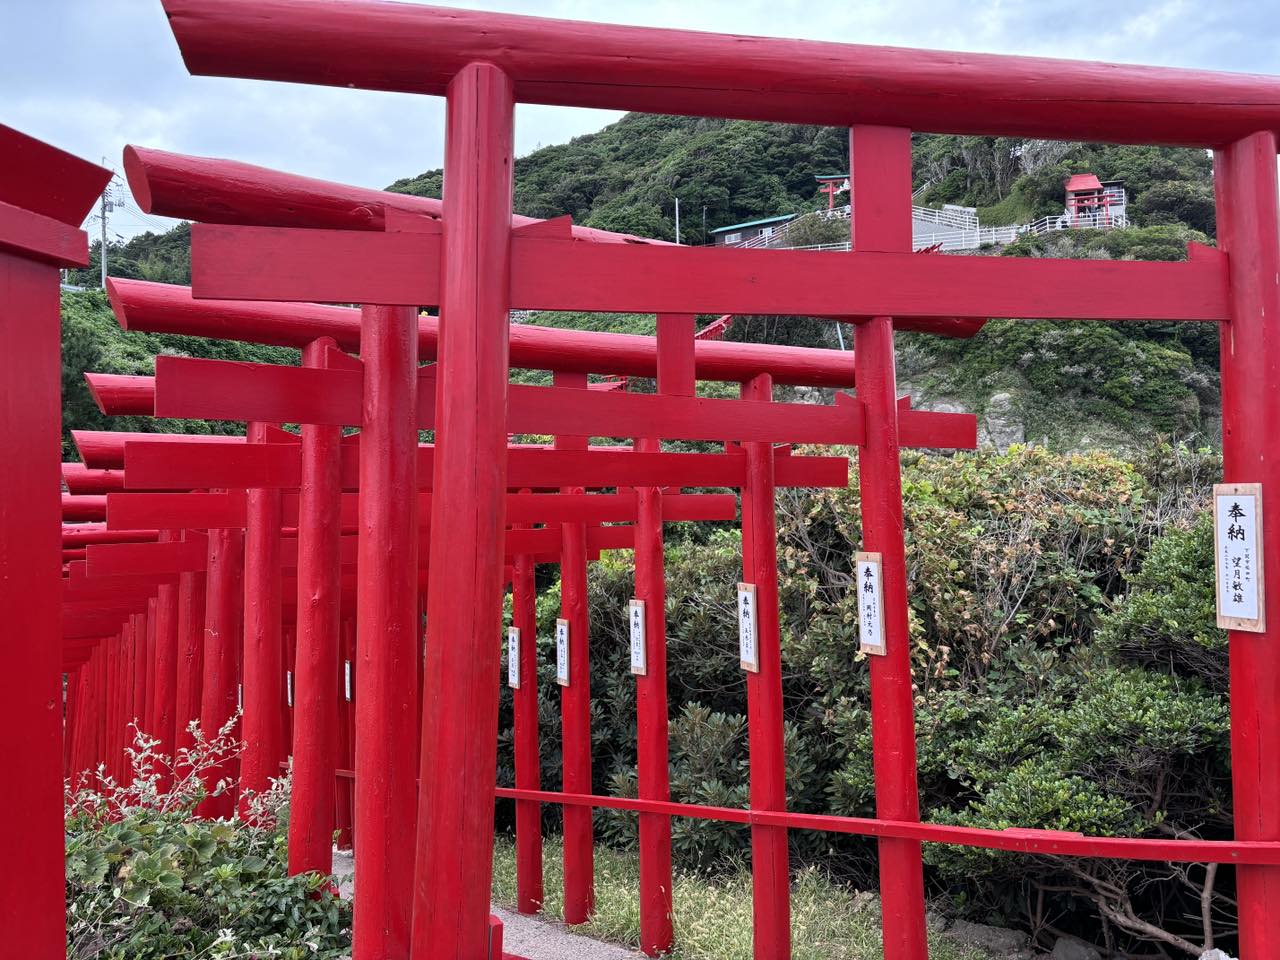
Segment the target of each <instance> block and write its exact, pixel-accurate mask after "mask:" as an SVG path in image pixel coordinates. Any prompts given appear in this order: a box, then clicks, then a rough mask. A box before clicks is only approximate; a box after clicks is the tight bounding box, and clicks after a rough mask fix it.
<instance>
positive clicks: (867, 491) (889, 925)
mask: <svg viewBox="0 0 1280 960" xmlns="http://www.w3.org/2000/svg"><path fill="white" fill-rule="evenodd" d="M849 136H850V161H851V166H852V177H851V184H852V192H851V197H852V201H853V218H852V231H853V244H854V248H855V249H856V250H858V251H860V252H866V251H902V250H910V249H911V132H910V131H909V130H906V129H903V128H898V127H869V126H856V127H853V128H852V129H851V131H850V135H849ZM854 362H855V367H856V373H857V383H858V398H859V399H861V400H862V402H863V405H864V409H865V411H866V415H865V416H866V442H865V444H864V445H863V446H862V447H861V448H860V449H859V452H858V477H859V482H860V485H861V491H862V539H863V549H864V550H866V551H869V552H873V553H879V554H880V556H881V578H882V579H881V583H882V589H883V591H884V635H885V655H884V656H873V657H871V729H872V755H873V766H874V770H875V781H876V815H877V816H879V817H881V818H884V819H886V820H908V821H911V820H919V819H920V796H919V791H918V789H917V787H916V739H915V700H914V696H913V694H912V689H911V645H910V640H911V638H910V632H909V626H908V619H907V566H906V552H905V547H904V545H903V530H902V524H903V520H902V475H901V474H902V467H901V463H900V461H899V457H898V398H897V382H896V378H895V375H894V355H893V321H892V320H891V319H890V318H889V317H876V318H874V319H871V320H868V321H867V322H865V323H862V324H860V325H859V326H858V327H857V329H856V331H855V333H854ZM879 850H880V897H881V902H882V904H883V909H882V925H883V928H884V950H885V955H886V956H892V957H894V958H895V960H924V958H925V957H927V956H928V944H927V942H926V937H925V934H926V927H925V917H924V872H923V867H922V864H921V856H920V843H919V842H918V841H915V840H897V839H883V840H881V841H880V842H879Z"/></svg>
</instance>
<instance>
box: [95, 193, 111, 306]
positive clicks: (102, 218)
mask: <svg viewBox="0 0 1280 960" xmlns="http://www.w3.org/2000/svg"><path fill="white" fill-rule="evenodd" d="M110 192H111V188H110V187H108V188H107V189H106V190H103V191H102V200H101V203H102V210H101V211H100V212H99V215H98V221H99V223H100V225H101V226H102V240H101V243H102V245H101V247H99V248H98V260H99V261H100V263H101V266H102V289H103V290H105V289H107V194H108V193H110Z"/></svg>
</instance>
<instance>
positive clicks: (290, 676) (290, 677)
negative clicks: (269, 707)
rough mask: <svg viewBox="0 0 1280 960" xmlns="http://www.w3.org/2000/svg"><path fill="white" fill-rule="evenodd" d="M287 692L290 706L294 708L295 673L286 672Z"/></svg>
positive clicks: (285, 683)
mask: <svg viewBox="0 0 1280 960" xmlns="http://www.w3.org/2000/svg"><path fill="white" fill-rule="evenodd" d="M284 686H285V691H286V693H287V694H288V696H289V706H291V707H292V706H293V671H292V670H286V671H285V672H284Z"/></svg>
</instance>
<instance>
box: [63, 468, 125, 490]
mask: <svg viewBox="0 0 1280 960" xmlns="http://www.w3.org/2000/svg"><path fill="white" fill-rule="evenodd" d="M62 482H63V483H65V484H66V485H67V490H68V491H69V492H71V493H74V494H85V493H108V492H110V491H112V490H123V489H124V473H123V471H117V470H92V469H90V468H89V467H86V466H85V465H84V464H83V463H64V464H63V465H62Z"/></svg>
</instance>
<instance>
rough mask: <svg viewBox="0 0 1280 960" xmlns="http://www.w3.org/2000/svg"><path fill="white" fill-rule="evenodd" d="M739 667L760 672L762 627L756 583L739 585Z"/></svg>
mask: <svg viewBox="0 0 1280 960" xmlns="http://www.w3.org/2000/svg"><path fill="white" fill-rule="evenodd" d="M738 665H739V666H741V667H742V669H743V670H750V671H751V672H752V673H759V672H760V625H759V623H758V622H757V610H756V585H755V584H754V583H740V584H738Z"/></svg>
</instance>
